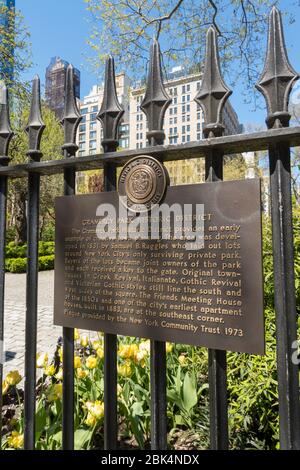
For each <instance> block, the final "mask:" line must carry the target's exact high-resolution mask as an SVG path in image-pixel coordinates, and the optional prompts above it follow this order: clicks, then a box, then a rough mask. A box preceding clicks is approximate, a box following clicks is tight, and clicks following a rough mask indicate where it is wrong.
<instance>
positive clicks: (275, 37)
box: [256, 7, 300, 450]
mask: <svg viewBox="0 0 300 470" xmlns="http://www.w3.org/2000/svg"><path fill="white" fill-rule="evenodd" d="M298 78H299V76H298V74H297V73H296V72H295V71H294V69H293V68H292V66H291V65H290V63H289V61H288V58H287V52H286V48H285V42H284V35H283V28H282V21H281V15H280V12H279V11H278V10H277V9H276V8H275V7H273V9H272V11H271V14H270V18H269V36H268V48H267V55H266V61H265V67H264V70H263V72H262V75H261V77H260V80H259V82H258V84H257V85H256V87H257V88H258V90H259V91H260V92H261V93H262V94H263V95H264V97H265V99H266V102H267V107H268V117H267V120H266V123H267V126H268V128H269V129H278V128H281V127H288V126H289V121H290V118H291V115H290V114H289V112H288V101H289V95H290V92H291V89H292V86H293V84H294V82H295V80H297V79H298ZM269 164H270V187H271V216H272V238H273V262H274V297H275V312H276V336H277V370H278V393H279V426H280V445H281V449H285V450H292V449H298V450H299V449H300V405H299V376H298V374H299V370H298V365H297V364H293V362H292V356H293V352H294V351H295V349H294V348H295V344H296V340H297V316H296V298H295V278H294V246H293V220H292V198H291V158H290V145H289V143H286V142H279V143H274V144H272V145H270V147H269Z"/></svg>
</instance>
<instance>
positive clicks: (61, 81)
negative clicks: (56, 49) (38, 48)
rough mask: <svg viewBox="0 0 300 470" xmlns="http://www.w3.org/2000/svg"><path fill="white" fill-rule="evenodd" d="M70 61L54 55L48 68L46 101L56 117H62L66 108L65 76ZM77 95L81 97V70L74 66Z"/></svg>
mask: <svg viewBox="0 0 300 470" xmlns="http://www.w3.org/2000/svg"><path fill="white" fill-rule="evenodd" d="M68 65H69V62H67V61H66V60H63V59H61V58H60V57H52V59H51V61H50V64H49V65H48V67H47V69H46V89H45V92H46V102H47V104H48V106H49V108H50V109H52V111H54V112H55V114H56V117H57V118H58V119H61V118H62V116H63V110H64V92H65V78H66V71H67V68H68ZM74 83H75V96H76V98H78V99H80V71H79V70H78V69H75V68H74Z"/></svg>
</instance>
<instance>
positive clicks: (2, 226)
mask: <svg viewBox="0 0 300 470" xmlns="http://www.w3.org/2000/svg"><path fill="white" fill-rule="evenodd" d="M12 137H13V132H12V130H11V127H10V118H9V103H8V91H7V88H6V86H5V85H2V86H1V89H0V167H3V166H7V165H8V163H9V160H10V159H9V157H8V149H9V143H10V141H11V139H12ZM6 205H7V176H1V177H0V347H1V350H0V354H1V356H2V357H1V358H0V387H1V388H0V448H1V443H2V405H3V394H2V382H3V365H4V361H5V351H4V344H3V340H4V287H5V243H6V239H5V238H6Z"/></svg>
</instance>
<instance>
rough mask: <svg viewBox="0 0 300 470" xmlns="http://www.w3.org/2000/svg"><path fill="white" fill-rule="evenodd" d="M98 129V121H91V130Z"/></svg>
mask: <svg viewBox="0 0 300 470" xmlns="http://www.w3.org/2000/svg"><path fill="white" fill-rule="evenodd" d="M95 129H97V123H96V122H90V131H94V130H95Z"/></svg>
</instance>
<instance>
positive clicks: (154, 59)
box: [141, 40, 172, 450]
mask: <svg viewBox="0 0 300 470" xmlns="http://www.w3.org/2000/svg"><path fill="white" fill-rule="evenodd" d="M171 101H172V100H171V99H170V98H169V96H168V94H167V93H166V90H165V88H164V85H163V80H162V70H161V53H160V47H159V43H158V42H157V41H156V40H154V41H153V44H152V45H151V50H150V66H149V74H148V80H147V87H146V92H145V97H144V99H143V101H142V103H141V109H142V111H143V112H144V113H145V114H146V117H147V121H148V132H147V139H148V142H149V144H150V145H153V146H155V145H161V144H163V142H164V139H165V133H164V131H163V120H164V115H165V112H166V110H167V108H168V106H169V105H170V103H171ZM150 344H151V349H150V384H151V449H152V450H166V449H167V375H166V372H167V370H166V343H165V342H163V341H154V340H151V342H150Z"/></svg>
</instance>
